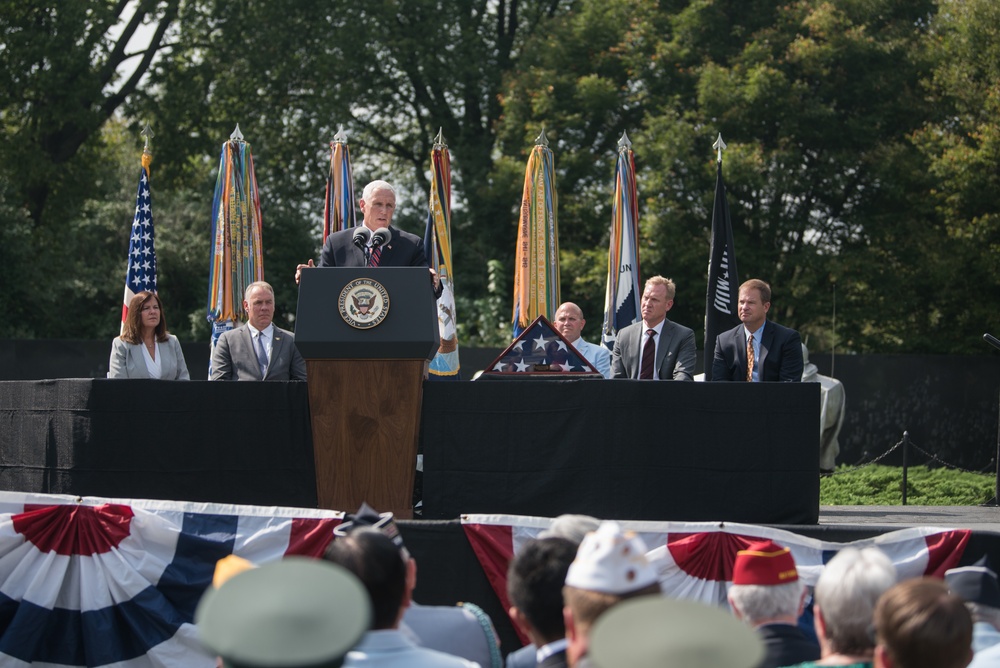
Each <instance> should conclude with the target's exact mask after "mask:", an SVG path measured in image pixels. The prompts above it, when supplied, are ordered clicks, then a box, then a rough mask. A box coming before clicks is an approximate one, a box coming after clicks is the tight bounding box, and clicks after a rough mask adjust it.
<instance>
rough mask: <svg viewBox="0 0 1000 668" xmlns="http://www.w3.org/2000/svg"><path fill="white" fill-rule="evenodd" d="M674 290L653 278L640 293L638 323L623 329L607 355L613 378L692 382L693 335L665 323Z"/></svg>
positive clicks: (666, 280) (663, 280) (668, 282)
mask: <svg viewBox="0 0 1000 668" xmlns="http://www.w3.org/2000/svg"><path fill="white" fill-rule="evenodd" d="M676 292H677V287H676V286H675V285H674V282H673V281H671V280H670V279H669V278H663V277H662V276H653V277H652V278H650V279H649V280H647V281H646V287H645V288H644V289H643V291H642V301H641V302H640V309H641V311H642V320H641V321H639V322H636V323H633V324H631V325H629V326H628V327H625V328H623V329H622V330H621V331H620V332H618V335H617V336H616V337H615V347H614V351H613V352H612V354H611V373H612V376H613V377H614V378H633V379H636V378H638V379H650V380H653V379H659V380H694V365H695V361H696V359H697V357H698V351H697V348H696V347H695V343H694V332H693V331H691V330H690V329H688V328H687V327H684V326H683V325H678V324H677V323H676V322H671V321H670V320H668V319H667V311H669V310H670V309H671V308H672V307H673V305H674V295H675V294H676Z"/></svg>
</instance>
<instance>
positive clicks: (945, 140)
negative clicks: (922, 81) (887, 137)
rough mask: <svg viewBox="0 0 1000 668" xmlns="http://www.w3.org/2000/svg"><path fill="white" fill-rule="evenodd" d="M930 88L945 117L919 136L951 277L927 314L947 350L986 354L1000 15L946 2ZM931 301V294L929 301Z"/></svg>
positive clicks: (941, 272)
mask: <svg viewBox="0 0 1000 668" xmlns="http://www.w3.org/2000/svg"><path fill="white" fill-rule="evenodd" d="M931 27H932V39H931V40H930V41H929V46H930V48H931V49H932V50H933V51H934V53H935V55H936V56H937V57H936V62H937V63H938V65H937V67H936V69H935V71H934V76H933V79H932V80H931V81H930V82H929V84H928V92H929V94H930V96H931V100H932V101H933V103H934V104H935V106H936V107H937V108H938V115H937V118H936V119H935V120H934V121H933V122H929V123H928V124H927V125H925V126H924V127H923V128H921V129H919V130H918V131H916V132H915V133H914V142H915V144H916V145H917V146H918V148H919V149H920V150H921V151H922V153H923V154H924V155H925V156H926V158H927V159H928V160H929V161H930V169H929V173H928V180H929V181H930V183H929V184H928V192H929V194H930V196H931V201H932V203H933V205H934V207H935V210H936V214H937V216H938V217H939V219H940V221H941V223H942V226H943V233H942V234H941V239H940V246H939V248H938V249H937V253H936V254H935V258H934V259H935V260H936V261H937V262H936V263H935V264H936V265H937V266H935V267H933V269H934V270H935V271H934V274H932V276H943V277H944V280H942V281H940V282H939V283H937V284H936V285H934V286H933V287H934V288H937V289H935V290H933V293H932V294H933V295H934V298H933V299H930V300H927V301H928V302H930V303H929V304H927V307H929V308H931V309H932V310H933V312H934V313H935V316H936V319H937V322H936V323H935V325H936V326H935V328H934V333H935V334H937V339H938V340H939V341H940V340H945V341H947V346H946V347H944V346H942V347H939V348H938V350H939V351H941V352H943V351H945V350H947V351H951V352H981V351H982V350H983V343H982V341H981V339H980V336H981V334H982V332H983V331H992V332H994V333H995V332H996V331H1000V304H998V300H997V286H998V285H1000V203H998V201H997V197H996V194H997V193H998V192H1000V170H998V169H997V165H998V164H1000V124H998V122H997V119H998V118H1000V6H998V5H997V3H995V2H990V1H989V0H967V1H962V2H956V1H954V0H945V1H943V2H941V5H940V11H939V12H938V14H937V16H936V17H935V20H934V22H933V23H932V24H931ZM923 296H926V295H923Z"/></svg>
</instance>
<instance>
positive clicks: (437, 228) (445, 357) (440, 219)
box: [424, 132, 460, 380]
mask: <svg viewBox="0 0 1000 668" xmlns="http://www.w3.org/2000/svg"><path fill="white" fill-rule="evenodd" d="M424 254H425V255H426V256H427V260H428V262H430V263H431V267H432V268H433V269H434V270H435V271H436V272H437V273H438V277H439V278H440V280H441V285H442V288H443V290H442V292H441V297H440V298H439V299H438V300H437V312H438V332H439V333H440V335H441V345H440V347H439V348H438V352H437V354H436V355H435V356H434V359H432V360H431V362H430V367H429V369H428V371H429V373H430V375H431V376H432V377H436V378H441V379H449V380H458V379H459V368H460V366H459V360H458V330H457V317H456V310H455V284H454V280H455V279H454V277H455V273H454V270H453V267H452V257H451V156H450V154H449V153H448V146H447V145H445V143H444V140H443V139H442V137H441V133H440V132H438V136H437V139H436V141H435V144H434V148H433V149H432V150H431V196H430V202H429V206H428V213H427V230H426V232H425V233H424Z"/></svg>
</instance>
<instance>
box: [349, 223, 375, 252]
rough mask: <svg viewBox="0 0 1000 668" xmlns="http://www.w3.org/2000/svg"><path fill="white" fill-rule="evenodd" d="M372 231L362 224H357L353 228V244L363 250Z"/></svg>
mask: <svg viewBox="0 0 1000 668" xmlns="http://www.w3.org/2000/svg"><path fill="white" fill-rule="evenodd" d="M371 235H372V233H371V231H369V229H368V228H367V227H365V226H364V225H358V227H356V228H355V230H354V239H353V240H354V245H355V246H357V247H358V248H360V249H362V250H364V248H365V246H367V245H368V238H369V237H371Z"/></svg>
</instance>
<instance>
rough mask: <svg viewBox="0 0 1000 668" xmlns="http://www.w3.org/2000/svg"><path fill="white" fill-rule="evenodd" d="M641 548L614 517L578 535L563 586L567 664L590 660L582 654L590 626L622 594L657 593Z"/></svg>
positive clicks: (585, 663) (655, 580)
mask: <svg viewBox="0 0 1000 668" xmlns="http://www.w3.org/2000/svg"><path fill="white" fill-rule="evenodd" d="M646 551H647V550H646V546H645V544H643V542H642V539H641V538H639V537H638V536H637V535H635V534H634V533H632V532H631V531H629V532H623V531H622V529H621V527H620V526H619V525H618V523H617V522H602V523H601V525H600V527H598V529H597V531H595V532H593V533H590V534H587V536H586V538H584V539H583V542H582V543H581V544H580V549H579V550H578V551H577V554H576V559H574V560H573V563H572V564H570V567H569V570H568V571H567V573H566V586H565V587H564V588H563V599H564V600H565V602H566V605H565V607H564V608H563V616H564V620H565V624H566V639H567V648H566V657H567V659H568V662H569V665H571V666H580V667H584V666H588V665H592V664H590V663H589V662H588V659H587V651H588V648H589V644H590V629H591V627H593V625H594V622H596V621H597V619H598V618H599V617H600V616H601V615H602V614H603V613H604V612H605V611H607V610H608V609H610V608H611V607H613V606H614V605H616V604H617V603H619V602H621V601H624V600H626V599H630V598H635V597H637V596H645V595H648V594H659V593H660V582H659V578H658V577H657V574H656V570H655V569H654V568H653V566H652V564H650V563H649V560H648V559H646Z"/></svg>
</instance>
